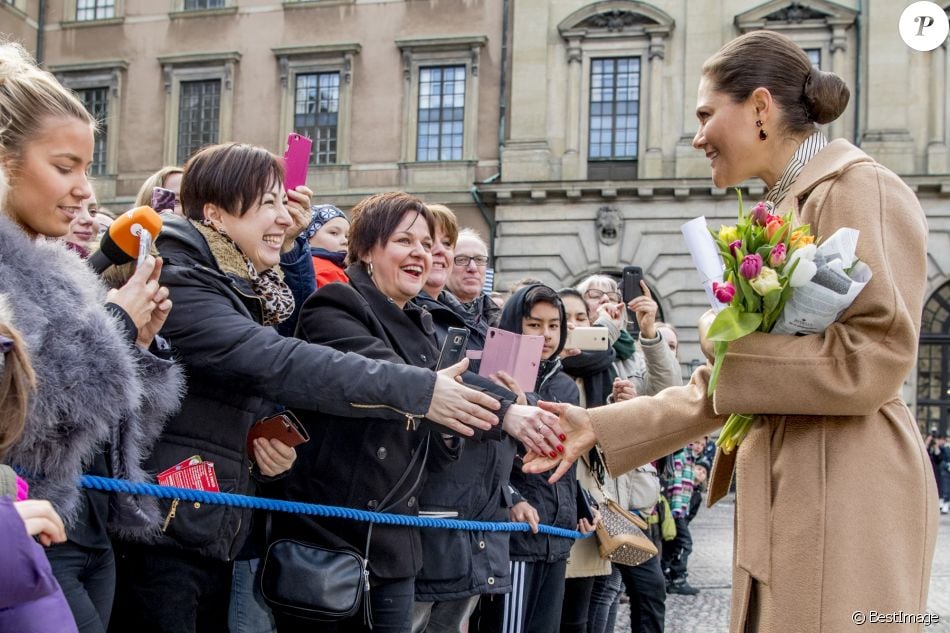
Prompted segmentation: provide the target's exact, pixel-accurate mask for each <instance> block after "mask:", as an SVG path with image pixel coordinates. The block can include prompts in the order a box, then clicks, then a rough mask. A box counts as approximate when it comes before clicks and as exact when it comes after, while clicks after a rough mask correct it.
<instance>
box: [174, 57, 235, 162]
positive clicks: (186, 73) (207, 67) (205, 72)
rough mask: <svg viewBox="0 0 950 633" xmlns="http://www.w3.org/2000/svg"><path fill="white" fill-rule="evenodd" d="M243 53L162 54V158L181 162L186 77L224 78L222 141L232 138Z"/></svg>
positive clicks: (187, 78) (220, 103)
mask: <svg viewBox="0 0 950 633" xmlns="http://www.w3.org/2000/svg"><path fill="white" fill-rule="evenodd" d="M240 60H241V54H240V53H239V52H237V51H228V52H224V53H203V54H197V55H172V56H165V57H159V58H158V61H159V63H160V64H161V66H162V77H163V83H164V86H165V138H164V147H163V150H162V160H163V161H164V164H166V165H177V164H178V162H177V160H178V135H179V130H178V126H179V108H180V102H181V83H182V82H183V81H209V80H220V81H221V98H220V102H219V111H218V141H217V142H218V143H226V142H228V141H230V140H231V138H232V134H233V130H232V126H233V116H234V85H233V84H234V74H235V71H236V68H237V65H238V63H239V62H240Z"/></svg>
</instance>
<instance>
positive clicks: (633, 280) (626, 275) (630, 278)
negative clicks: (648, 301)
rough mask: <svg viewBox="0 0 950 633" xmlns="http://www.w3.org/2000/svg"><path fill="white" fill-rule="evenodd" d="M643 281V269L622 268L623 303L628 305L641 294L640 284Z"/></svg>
mask: <svg viewBox="0 0 950 633" xmlns="http://www.w3.org/2000/svg"><path fill="white" fill-rule="evenodd" d="M641 281H643V269H642V268H640V267H639V266H624V267H623V302H624V304H627V303H630V302H631V301H633V300H634V299H636V298H637V297H639V296H640V295H642V294H643V288H641V287H640V282H641Z"/></svg>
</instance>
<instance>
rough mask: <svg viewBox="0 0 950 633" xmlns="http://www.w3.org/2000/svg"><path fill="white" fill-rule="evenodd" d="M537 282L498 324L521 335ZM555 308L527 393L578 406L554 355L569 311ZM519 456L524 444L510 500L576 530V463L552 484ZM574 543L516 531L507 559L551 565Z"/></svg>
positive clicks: (564, 333)
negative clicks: (554, 336)
mask: <svg viewBox="0 0 950 633" xmlns="http://www.w3.org/2000/svg"><path fill="white" fill-rule="evenodd" d="M537 285H538V284H534V285H531V286H526V287H524V288H521V289H520V290H518V291H517V292H516V293H515V294H514V295H512V296H511V298H510V299H509V300H508V301H507V302H506V303H505V309H504V310H503V311H502V313H501V321H500V322H499V324H498V327H500V328H502V329H504V330H509V331H511V332H517V333H519V334H520V333H521V325H522V321H523V319H524V317H525V313H526V311H525V305H524V302H525V296H526V295H527V294H528V292H529V291H530V290H531V289H533V288H535V287H537ZM558 308H559V309H560V312H561V340H560V343H559V344H558V347H557V349H556V350H555V352H554V354H553V355H552V356H551V360H546V361H542V362H541V370H540V371H539V372H538V380H537V383H536V387H535V391H534V393H533V394H528V398H529V400H532V401H536V400H538V399H541V400H547V401H549V402H566V403H568V404H575V405H576V404H577V403H578V401H579V398H580V396H579V393H578V391H577V385H576V384H575V383H574V380H573V379H572V378H571V377H570V376H568V375H567V374H565V373H564V372H563V371H562V370H561V361H560V360H558V355H559V354H560V353H561V351H562V350H563V349H564V343H565V342H566V341H567V315H566V314H565V312H564V305H563V304H562V303H561V302H560V299H558ZM523 457H524V448H523V447H519V450H518V455H517V456H516V457H515V461H514V466H513V467H512V469H511V488H512V494H513V502H514V503H517V502H519V501H522V500H524V501H527V502H528V503H530V504H531V505H532V506H534V508H535V509H536V510H537V511H538V515H539V516H540V519H541V523H545V524H547V525H554V526H556V527H561V528H565V529H568V530H573V529H576V528H577V497H576V486H577V465H576V464H575V465H573V466H571V468H570V470H568V471H567V473H566V474H565V475H564V476H563V477H561V479H559V480H558V482H557V483H556V484H554V485H553V486H552V485H551V484H549V483H548V477H550V476H551V474H552V472H547V473H543V474H540V475H531V474H527V473H524V472H522V470H521V466H522V465H523V461H522V459H523ZM573 544H574V541H572V540H571V539H567V538H561V537H558V536H547V535H540V534H531V533H530V532H527V533H526V532H516V533H514V534H512V536H511V560H517V561H529V562H547V563H554V562H557V561H561V560H565V559H567V557H568V554H569V553H570V551H571V546H572V545H573Z"/></svg>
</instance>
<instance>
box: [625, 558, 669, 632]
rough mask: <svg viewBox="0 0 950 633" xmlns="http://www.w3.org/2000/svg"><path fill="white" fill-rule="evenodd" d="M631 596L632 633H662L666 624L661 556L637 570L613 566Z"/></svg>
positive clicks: (636, 568) (664, 585)
mask: <svg viewBox="0 0 950 633" xmlns="http://www.w3.org/2000/svg"><path fill="white" fill-rule="evenodd" d="M615 569H619V570H620V577H621V578H623V584H624V586H626V588H627V595H628V596H630V630H631V631H632V633H663V626H664V623H665V621H666V580H665V579H664V578H663V569H662V567H661V565H660V557H659V556H654V557H653V558H651V559H650V560H648V561H647V562H645V563H643V564H642V565H638V566H636V567H630V566H629V565H615Z"/></svg>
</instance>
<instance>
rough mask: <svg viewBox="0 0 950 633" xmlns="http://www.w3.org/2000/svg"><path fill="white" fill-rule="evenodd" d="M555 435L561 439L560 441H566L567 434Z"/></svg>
mask: <svg viewBox="0 0 950 633" xmlns="http://www.w3.org/2000/svg"><path fill="white" fill-rule="evenodd" d="M557 437H558V439H559V440H561V441H562V442H566V441H567V436H566V435H564V434H563V433H561V434H560V435H558V436H557Z"/></svg>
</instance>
